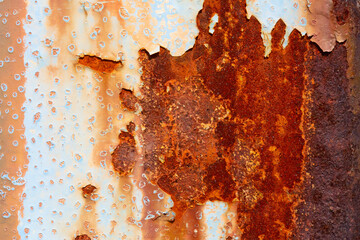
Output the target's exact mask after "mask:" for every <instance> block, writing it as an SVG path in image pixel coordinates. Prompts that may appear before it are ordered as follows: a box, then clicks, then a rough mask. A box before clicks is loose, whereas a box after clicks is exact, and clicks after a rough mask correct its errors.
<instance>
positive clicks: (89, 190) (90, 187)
mask: <svg viewBox="0 0 360 240" xmlns="http://www.w3.org/2000/svg"><path fill="white" fill-rule="evenodd" d="M96 189H97V188H96V187H95V186H93V185H91V184H88V185H86V186H85V187H82V188H81V190H82V192H83V196H84V198H88V197H89V196H91V194H93V193H94V192H95V191H96Z"/></svg>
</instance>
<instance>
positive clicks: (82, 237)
mask: <svg viewBox="0 0 360 240" xmlns="http://www.w3.org/2000/svg"><path fill="white" fill-rule="evenodd" d="M75 240H91V238H90V237H89V236H88V235H86V234H82V235H78V236H76V238H75Z"/></svg>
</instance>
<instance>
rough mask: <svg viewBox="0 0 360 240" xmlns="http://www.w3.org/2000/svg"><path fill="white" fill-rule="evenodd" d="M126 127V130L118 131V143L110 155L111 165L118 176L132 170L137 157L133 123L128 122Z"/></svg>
mask: <svg viewBox="0 0 360 240" xmlns="http://www.w3.org/2000/svg"><path fill="white" fill-rule="evenodd" d="M126 128H127V131H121V132H120V134H119V145H118V146H117V147H116V148H115V150H114V152H113V153H112V155H111V156H112V164H113V167H114V169H115V171H116V172H118V173H119V174H120V176H126V175H128V174H130V173H131V172H132V170H133V168H134V166H135V164H136V160H137V157H138V153H137V150H136V142H135V138H134V131H135V124H134V123H133V122H130V123H129V124H128V125H127V127H126Z"/></svg>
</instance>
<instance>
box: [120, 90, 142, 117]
mask: <svg viewBox="0 0 360 240" xmlns="http://www.w3.org/2000/svg"><path fill="white" fill-rule="evenodd" d="M119 98H120V101H121V105H122V106H123V107H125V108H126V109H127V110H129V111H136V110H137V106H136V103H137V102H138V101H137V98H136V97H135V96H134V94H133V92H132V91H131V90H129V89H125V88H122V89H121V90H120V94H119Z"/></svg>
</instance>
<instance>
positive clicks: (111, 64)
mask: <svg viewBox="0 0 360 240" xmlns="http://www.w3.org/2000/svg"><path fill="white" fill-rule="evenodd" d="M78 62H79V64H81V65H84V66H87V67H89V68H91V69H93V70H95V71H98V72H101V73H111V72H113V71H114V70H115V69H116V68H117V67H119V66H122V63H121V61H112V60H108V59H102V58H99V57H97V56H89V55H84V56H83V57H79V61H78Z"/></svg>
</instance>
